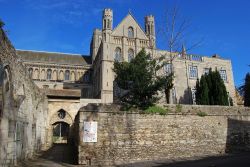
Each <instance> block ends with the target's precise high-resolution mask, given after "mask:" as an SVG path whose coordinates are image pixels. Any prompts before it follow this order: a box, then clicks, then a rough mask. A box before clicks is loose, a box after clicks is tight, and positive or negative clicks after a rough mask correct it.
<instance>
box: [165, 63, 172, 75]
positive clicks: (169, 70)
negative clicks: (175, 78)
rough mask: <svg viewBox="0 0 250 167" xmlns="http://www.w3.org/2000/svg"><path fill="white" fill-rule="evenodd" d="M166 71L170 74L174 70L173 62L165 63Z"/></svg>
mask: <svg viewBox="0 0 250 167" xmlns="http://www.w3.org/2000/svg"><path fill="white" fill-rule="evenodd" d="M164 72H165V73H166V74H170V73H171V72H172V64H170V63H167V64H165V65H164Z"/></svg>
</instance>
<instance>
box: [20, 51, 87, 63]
mask: <svg viewBox="0 0 250 167" xmlns="http://www.w3.org/2000/svg"><path fill="white" fill-rule="evenodd" d="M16 52H17V55H18V56H20V57H21V59H22V60H23V61H24V62H45V63H46V64H47V63H53V64H54V63H55V64H68V65H91V56H87V55H80V54H70V53H57V52H44V51H29V50H16Z"/></svg>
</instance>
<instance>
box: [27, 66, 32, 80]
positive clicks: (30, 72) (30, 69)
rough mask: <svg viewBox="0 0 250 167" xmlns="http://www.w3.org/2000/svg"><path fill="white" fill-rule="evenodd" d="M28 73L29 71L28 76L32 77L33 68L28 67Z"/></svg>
mask: <svg viewBox="0 0 250 167" xmlns="http://www.w3.org/2000/svg"><path fill="white" fill-rule="evenodd" d="M28 73H29V76H30V78H32V76H33V69H32V68H29V70H28Z"/></svg>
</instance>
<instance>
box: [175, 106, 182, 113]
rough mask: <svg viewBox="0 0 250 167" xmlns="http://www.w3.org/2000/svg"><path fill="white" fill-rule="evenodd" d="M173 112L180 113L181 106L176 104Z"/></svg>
mask: <svg viewBox="0 0 250 167" xmlns="http://www.w3.org/2000/svg"><path fill="white" fill-rule="evenodd" d="M175 111H176V112H178V113H180V112H181V111H182V105H180V104H177V105H176V110H175Z"/></svg>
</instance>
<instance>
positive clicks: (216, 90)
mask: <svg viewBox="0 0 250 167" xmlns="http://www.w3.org/2000/svg"><path fill="white" fill-rule="evenodd" d="M196 90H197V92H196V101H197V104H200V105H229V100H228V99H229V98H228V93H227V90H226V86H225V84H224V81H223V80H222V79H221V76H220V73H219V72H218V71H217V70H216V71H212V70H211V69H210V70H209V73H208V74H205V75H202V77H201V79H200V81H197V83H196Z"/></svg>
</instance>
